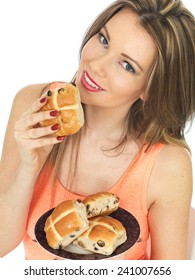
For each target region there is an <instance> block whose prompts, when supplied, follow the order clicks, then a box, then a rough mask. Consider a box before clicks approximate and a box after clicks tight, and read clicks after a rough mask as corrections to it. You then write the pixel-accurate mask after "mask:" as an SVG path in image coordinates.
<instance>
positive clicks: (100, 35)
mask: <svg viewBox="0 0 195 280" xmlns="http://www.w3.org/2000/svg"><path fill="white" fill-rule="evenodd" d="M99 40H100V43H101V44H102V45H104V46H105V47H107V46H108V41H107V39H106V37H105V36H104V35H103V34H102V33H99Z"/></svg>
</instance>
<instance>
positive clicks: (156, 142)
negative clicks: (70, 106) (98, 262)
mask: <svg viewBox="0 0 195 280" xmlns="http://www.w3.org/2000/svg"><path fill="white" fill-rule="evenodd" d="M194 27H195V21H194V17H193V15H192V14H191V13H190V12H189V11H188V10H187V9H186V8H185V7H184V6H183V4H182V2H181V1H180V0H175V1H172V0H162V1H158V0H153V1H148V0H136V1H135V0H119V1H116V2H114V3H113V4H112V5H111V6H109V7H108V8H107V9H106V10H105V11H103V12H102V13H101V14H100V15H99V17H98V18H97V19H96V20H95V22H94V23H93V24H92V26H91V27H90V28H89V29H88V31H87V33H86V35H85V38H84V40H83V43H82V46H81V52H80V63H79V66H78V71H77V73H76V77H75V79H74V82H75V83H76V85H77V87H78V89H79V91H80V95H81V100H82V105H83V108H84V113H85V124H84V126H83V127H82V129H81V130H80V131H79V132H78V133H76V134H75V135H72V136H67V137H64V138H62V137H61V138H56V137H54V136H52V133H53V132H54V129H56V126H55V127H53V126H52V127H39V126H38V124H39V123H40V122H41V121H43V120H45V119H52V118H55V117H56V114H57V112H55V111H54V112H53V111H45V112H41V111H40V109H41V107H42V106H44V105H45V104H46V103H47V99H43V98H42V97H41V94H42V92H43V91H44V89H46V88H47V87H48V86H49V85H46V84H38V85H31V86H28V87H25V88H23V89H22V90H21V91H20V92H19V93H18V94H17V95H16V97H15V99H14V102H13V107H12V111H11V115H10V119H9V122H8V126H7V131H6V135H5V141H4V147H3V153H2V159H1V172H0V176H1V177H0V178H1V184H0V188H1V192H0V224H1V231H0V244H3V246H1V248H0V255H1V256H4V255H6V254H7V253H8V252H10V251H11V250H13V249H14V248H15V247H16V246H17V245H18V244H19V243H20V242H21V240H23V241H24V247H25V254H26V259H52V258H54V257H53V256H52V255H50V254H48V253H47V252H45V251H44V250H43V249H42V248H41V247H40V246H39V245H38V244H37V242H36V240H35V236H34V225H35V223H36V221H37V219H38V218H39V217H40V216H41V215H42V214H43V213H45V212H46V211H47V210H48V209H50V208H53V207H55V205H57V204H59V203H60V202H61V201H63V200H66V199H78V198H80V199H83V198H84V197H85V196H88V195H90V194H93V193H97V192H100V191H105V192H112V193H116V194H117V195H118V196H119V197H120V200H121V203H120V206H121V207H123V208H125V209H126V210H128V211H129V212H130V213H132V214H133V215H134V216H135V217H136V219H137V220H138V222H139V224H140V238H139V240H138V242H137V243H136V244H135V245H134V246H133V247H132V248H131V249H130V250H129V251H128V253H127V254H126V259H148V258H149V259H186V244H187V236H188V231H187V229H188V219H189V209H190V204H191V195H192V164H191V158H190V149H189V147H188V145H187V143H186V141H185V138H184V129H185V127H186V125H187V124H188V123H189V122H191V121H192V120H193V117H194V113H195V98H194V88H195V82H194V77H195V73H194V72H195V71H194V70H195V69H194V68H195V52H194V30H195V29H194ZM51 174H52V176H51Z"/></svg>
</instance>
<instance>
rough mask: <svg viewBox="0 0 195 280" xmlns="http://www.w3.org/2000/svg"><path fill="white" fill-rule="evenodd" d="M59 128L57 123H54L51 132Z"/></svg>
mask: <svg viewBox="0 0 195 280" xmlns="http://www.w3.org/2000/svg"><path fill="white" fill-rule="evenodd" d="M59 128H60V125H59V124H58V123H56V124H54V125H53V126H52V127H51V130H58V129H59Z"/></svg>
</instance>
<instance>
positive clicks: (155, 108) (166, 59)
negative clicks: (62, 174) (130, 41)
mask: <svg viewBox="0 0 195 280" xmlns="http://www.w3.org/2000/svg"><path fill="white" fill-rule="evenodd" d="M125 8H128V9H131V11H132V12H134V13H136V14H137V15H138V16H139V19H140V21H139V22H140V24H141V25H142V27H143V28H144V29H145V30H146V31H147V32H148V33H149V34H150V36H151V37H152V38H153V39H154V41H155V43H156V46H157V51H158V55H157V59H156V61H155V65H154V67H153V70H152V72H151V74H150V77H149V80H148V86H147V88H146V92H145V96H146V98H145V100H144V101H142V100H141V99H139V100H137V101H136V102H135V103H134V104H133V105H132V107H131V108H130V110H129V114H128V118H127V121H126V127H125V134H124V139H122V141H121V142H120V143H119V145H123V144H124V143H125V141H126V139H128V137H129V135H131V137H134V138H135V139H136V138H140V137H141V138H142V139H143V142H144V143H147V144H148V145H149V146H151V145H153V144H155V143H158V142H162V143H170V144H174V145H175V144H177V145H179V146H182V147H185V148H188V145H187V143H186V142H185V129H186V126H187V124H191V123H192V120H193V118H194V114H195V93H194V90H195V71H194V70H195V51H194V43H195V20H194V16H193V15H192V13H191V12H190V11H189V10H188V9H186V7H185V6H184V5H183V3H182V2H181V1H180V0H118V1H115V2H114V3H112V4H111V5H110V6H109V7H108V8H106V9H105V10H104V11H103V12H102V13H101V14H100V15H99V16H98V17H97V18H96V20H95V21H94V22H93V23H92V25H91V26H90V27H89V29H88V30H87V32H86V34H85V36H84V39H83V42H82V44H81V48H80V55H81V54H82V49H83V47H84V46H85V44H86V43H87V42H88V41H89V40H90V38H91V37H92V36H94V35H95V34H97V33H98V32H99V31H100V29H101V28H102V27H103V26H104V25H105V24H106V23H107V21H109V20H110V19H111V18H112V17H113V16H114V15H115V14H116V13H118V12H119V11H121V10H122V9H125ZM81 133H82V129H81V132H79V133H77V134H76V135H73V136H70V137H67V139H66V141H65V142H63V143H61V144H59V145H55V146H54V149H53V151H52V152H51V157H50V159H51V160H52V161H53V162H56V168H58V166H59V163H60V160H61V157H62V154H63V151H64V150H65V147H66V146H67V144H69V145H70V143H71V146H72V147H73V154H75V158H76V157H77V153H76V152H75V148H74V145H76V146H78V145H79V137H80V134H81ZM73 143H74V144H73ZM56 159H57V160H56Z"/></svg>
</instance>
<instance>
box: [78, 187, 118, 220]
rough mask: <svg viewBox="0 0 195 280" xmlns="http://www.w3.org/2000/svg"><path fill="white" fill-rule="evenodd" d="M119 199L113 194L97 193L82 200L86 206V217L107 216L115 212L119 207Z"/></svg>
mask: <svg viewBox="0 0 195 280" xmlns="http://www.w3.org/2000/svg"><path fill="white" fill-rule="evenodd" d="M119 202H120V199H119V197H118V196H116V195H115V194H113V193H108V192H99V193H96V194H92V195H89V196H88V197H86V198H85V199H84V200H83V203H84V204H85V206H86V210H87V217H88V218H91V217H95V216H98V215H104V216H106V215H108V214H110V213H112V212H114V211H116V210H117V209H118V207H119Z"/></svg>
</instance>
